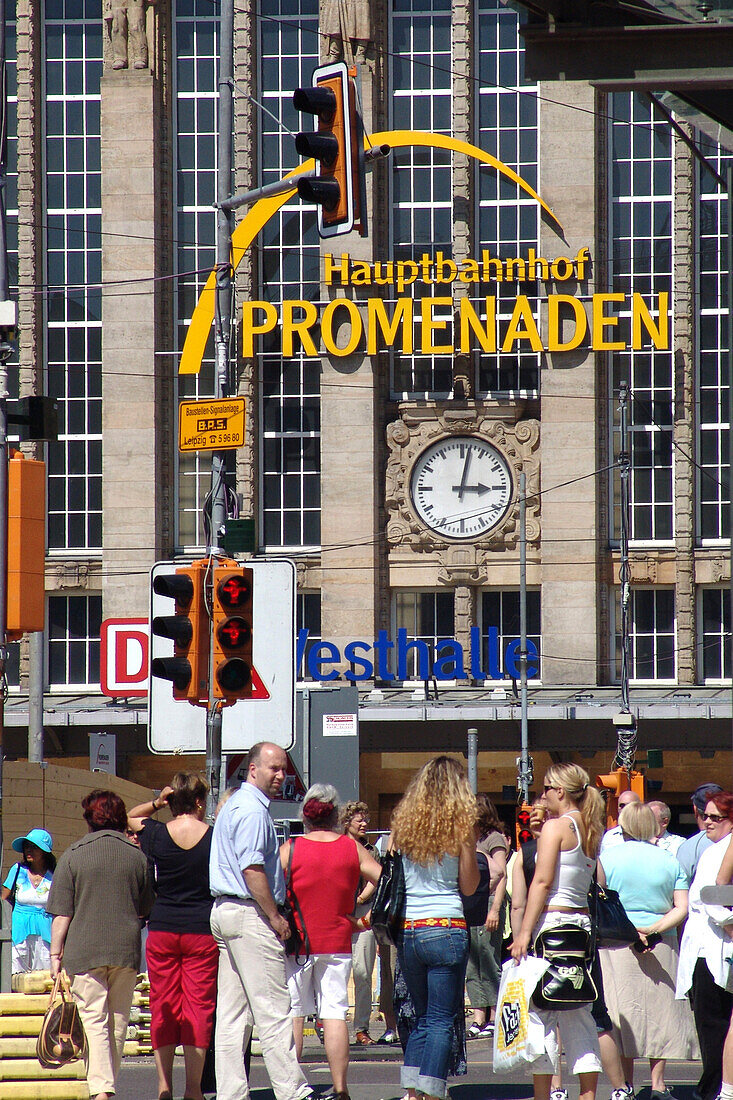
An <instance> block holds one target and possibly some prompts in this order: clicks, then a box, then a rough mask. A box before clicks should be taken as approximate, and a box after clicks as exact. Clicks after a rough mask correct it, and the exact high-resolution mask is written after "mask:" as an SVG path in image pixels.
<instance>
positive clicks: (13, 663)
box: [5, 642, 20, 691]
mask: <svg viewBox="0 0 733 1100" xmlns="http://www.w3.org/2000/svg"><path fill="white" fill-rule="evenodd" d="M5 679H6V680H7V684H8V687H9V688H10V690H11V691H12V690H13V689H14V688H15V689H18V688H19V687H20V642H10V644H9V645H8V659H7V661H6V662H5Z"/></svg>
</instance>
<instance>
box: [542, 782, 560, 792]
mask: <svg viewBox="0 0 733 1100" xmlns="http://www.w3.org/2000/svg"><path fill="white" fill-rule="evenodd" d="M543 787H544V791H545V794H547V792H548V791H559V790H560V788H559V787H553V786H552V784H549V783H544V784H543Z"/></svg>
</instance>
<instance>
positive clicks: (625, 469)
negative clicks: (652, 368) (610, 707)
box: [618, 379, 631, 713]
mask: <svg viewBox="0 0 733 1100" xmlns="http://www.w3.org/2000/svg"><path fill="white" fill-rule="evenodd" d="M618 397H619V413H620V429H621V443H620V450H619V456H618V465H619V473H620V477H621V501H620V505H621V531H620V536H621V538H620V550H621V560H620V563H619V582H620V587H621V707H622V710H623V711H624V713H628V712H629V710H630V707H629V640H630V639H629V611H630V606H631V584H630V580H631V574H630V569H629V528H628V522H629V501H630V493H629V489H630V486H629V480H630V477H631V457H630V455H629V422H628V415H629V392H628V385H627V383H626V381H625V380H624V379H622V380H621V382H620V383H619V393H618Z"/></svg>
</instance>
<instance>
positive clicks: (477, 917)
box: [461, 852, 491, 928]
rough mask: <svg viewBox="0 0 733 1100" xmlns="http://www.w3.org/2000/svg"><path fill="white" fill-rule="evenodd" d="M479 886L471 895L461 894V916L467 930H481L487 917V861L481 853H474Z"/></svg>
mask: <svg viewBox="0 0 733 1100" xmlns="http://www.w3.org/2000/svg"><path fill="white" fill-rule="evenodd" d="M476 862H477V863H478V871H479V884H478V886H477V887H476V889H475V890H474V892H473V893H472V894H463V893H462V894H461V901H462V902H463V915H464V917H465V918H466V924H467V925H468V927H469V928H481V927H483V925H484V924H486V918H487V917H488V915H489V883H490V879H491V874H490V871H489V861H488V859H487V858H486V856H485V855H484V853H483V852H476Z"/></svg>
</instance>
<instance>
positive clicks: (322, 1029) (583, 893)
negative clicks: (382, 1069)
mask: <svg viewBox="0 0 733 1100" xmlns="http://www.w3.org/2000/svg"><path fill="white" fill-rule="evenodd" d="M286 769H287V756H286V754H285V752H284V751H283V750H282V749H281V748H279V747H278V746H277V745H274V744H270V743H267V742H263V743H260V744H258V745H255V746H254V747H253V748H252V749H251V750H250V753H249V756H248V761H247V775H246V779H245V782H243V783H242V785H241V787H240V788H239V789H237V790H235V791H227V792H226V795H225V797H223V798H222V800H221V802H220V804H219V807H218V808H217V812H216V817H215V821H214V824H213V826H211V825H210V824H208V823H207V821H206V801H207V795H208V787H207V785H206V783H205V781H204V780H203V778H202V777H201V776H199V775H197V774H193V773H186V772H179V773H177V774H176V775H175V776H174V777H173V779H172V781H171V783H170V785H169V786H167V787H165V788H164V789H163V790H162V791H161V793H160V794H159V795H158V796H157V797H154V798H152V799H151V800H149V801H148V802H145V803H142V804H140V805H138V806H135V807H133V808H132V809H130V810H129V811H128V810H127V809H126V808H125V805H124V803H123V802H122V800H121V799H120V798H119V796H118V795H116V794H115V793H114V792H112V791H105V790H95V791H92V792H91V793H90V794H89V795H87V796H86V797H85V798H84V799H83V801H82V812H83V817H84V820H85V821H86V824H87V829H88V832H87V834H86V835H85V836H84V837H82V838H81V839H80V840H78V841H76V842H75V843H74V844H72V845H71V846H70V847H69V848H68V849H67V850H66V851H65V852H63V854H62V855H61V856H60V857H59V859H58V862H57V860H56V857H55V856H54V853H53V840H52V837H51V835H50V834H49V833H48V832H47V831H46V830H45V829H40V828H34V829H31V830H29V832H28V833H27V835H26V836H23V837H18V838H17V839H16V840H14V841H13V849H14V850H15V851H16V852H18V854H19V856H20V857H21V858H20V860H19V861H18V863H16V864H15V865H13V867H11V869H10V871H9V872H8V874H7V876H6V878H5V881H4V883H3V886H2V898H3V899H4V900H7V901H9V902H10V903H11V905H12V907H13V917H12V931H11V938H12V960H13V972H14V973H17V972H21V971H31V970H43V969H49V970H50V972H51V974H52V975H53V976H55V975H56V974H58V972H59V970H60V969H61V968H64V969H65V970H66V971H67V973H68V974H69V976H70V978H71V981H72V991H73V995H74V997H75V999H76V1001H77V1003H78V1006H79V1011H80V1014H81V1017H82V1020H83V1023H84V1027H85V1031H86V1034H87V1040H88V1052H87V1056H86V1057H87V1077H88V1084H89V1091H90V1095H91V1096H92V1097H93V1098H96V1100H109V1098H110V1097H111V1096H112V1095H113V1094H114V1091H115V1081H116V1077H117V1074H118V1071H119V1067H120V1062H121V1058H122V1052H123V1046H124V1042H125V1036H126V1029H127V1023H128V1018H129V1014H130V1007H131V1004H132V998H133V990H134V988H135V985H136V981H137V976H138V972H139V970H140V966H141V942H142V939H143V938H144V939H145V962H146V966H147V970H148V975H149V980H150V1009H151V1042H152V1046H153V1050H154V1055H155V1063H156V1067H157V1072H158V1095H159V1100H171V1097H172V1087H173V1086H172V1072H173V1061H174V1054H175V1051H176V1048H177V1047H179V1046H182V1048H183V1052H184V1063H185V1074H186V1086H185V1100H203V1091H202V1089H203V1083H202V1082H203V1078H204V1075H205V1065H208V1063H209V1061H210V1060H213V1063H214V1065H215V1072H216V1095H217V1097H218V1100H243V1098H246V1097H247V1096H248V1095H249V1085H248V1076H249V1052H250V1045H251V1036H252V1031H253V1028H256V1029H257V1034H258V1037H259V1041H260V1044H261V1049H262V1055H263V1058H264V1062H265V1066H266V1069H267V1072H268V1074H269V1077H270V1081H271V1083H272V1087H273V1090H274V1093H275V1096H276V1100H305V1098H306V1097H309V1096H311V1094H312V1088H311V1086H310V1085H309V1083H308V1081H307V1079H306V1077H305V1074H304V1072H303V1069H302V1067H301V1063H300V1059H301V1055H302V1048H303V1036H304V1029H305V1022H306V1020H307V1018H308V1017H313V1018H314V1020H315V1021H316V1026H317V1028H318V1032H319V1035H320V1036H321V1038H322V1041H323V1044H324V1047H325V1054H326V1058H327V1060H328V1064H329V1068H330V1071H331V1077H332V1083H333V1096H334V1100H348V1097H349V1093H348V1079H347V1077H348V1067H349V1050H350V1037H349V1029H348V1023H347V1019H348V1013H349V1009H350V1004H349V1000H350V997H349V980H350V978H351V977H352V976H353V990H354V1014H353V1032H354V1035H353V1040H352V1041H353V1043H355V1044H357V1045H361V1046H369V1045H371V1044H373V1043H375V1042H381V1043H385V1044H391V1043H396V1042H400V1043H401V1044H402V1048H403V1052H404V1057H403V1066H402V1070H401V1083H402V1086H403V1088H404V1090H405V1100H423V1098H426V1100H431V1098H435V1100H443V1098H444V1097H446V1095H447V1082H448V1079H449V1077H450V1076H452V1075H460V1074H461V1073H465V1072H466V1042H467V1040H468V1041H470V1040H474V1039H478V1038H482V1037H483V1038H487V1037H490V1036H492V1034H493V1030H494V1028H495V1027H496V1026H498V1022H497V1021H495V1019H494V1016H495V1012H496V1005H497V1000H498V996H499V989H500V980H501V975H502V966H504V967H505V969H506V967H507V966H511V965H513V964H512V963H510V961H509V960H514V963H516V964H519V963H520V962H521V961H522V960H523V959H524V958H525V957H526V956H527V955H528V954H532V953H533V952H536V951H537V950H538V949H539V948H538V943H541V942H542V940H543V939H544V938H545V936H544V934H549V935H550V936H552V935H553V934H555V935H556V936H557V934H559V933H562V934H563V935H565V934H566V933H567V932H568V930H569V931H570V933H571V937H580V942H582V943H586V944H587V945H588V947H587V949H584V950H587V958H586V960H585V963H586V965H587V968H588V970H589V975H590V979H591V981H590V984H589V986H588V988H589V989H593V993H592V994H589V996H592V995H595V999H594V1000H593V1001H587V1002H585V1001H583V1002H582V1003H576V1004H572V1005H565V1006H563V1007H562V1010H560V1009H559V1008H558V1007H557V1006H556V1005H553V1002H552V1000H551V999H550V1000H549V1001H548V1000H543V1001H541V1002H539V1001H537V998H536V995H535V997H534V998H533V1001H532V1004H531V1005H530V1007H529V1018H530V1021H531V1022H533V1023H534V1025H535V1028H536V1029H537V1028H539V1034H541V1036H542V1044H541V1045H542V1053H541V1054H540V1055H539V1056H537V1057H536V1058H535V1059H534V1061H532V1062H531V1063H529V1064H528V1072H530V1073H531V1074H532V1076H533V1083H534V1095H535V1097H536V1100H567V1089H566V1088H564V1087H563V1083H562V1078H561V1075H560V1056H561V1054H564V1057H565V1064H566V1067H567V1071H568V1072H569V1073H571V1074H574V1075H577V1077H578V1081H579V1091H580V1100H595V1095H596V1089H597V1083H598V1075H599V1073H600V1072H601V1071H603V1072H604V1073H605V1075H606V1077H607V1079H608V1080H609V1082H610V1085H611V1100H633V1098H634V1095H635V1093H634V1067H635V1062H636V1061H637V1060H638V1059H643V1060H648V1063H649V1072H650V1077H651V1100H673V1096H672V1093H671V1091H670V1089H669V1088H668V1085H667V1083H666V1079H665V1068H666V1064H667V1061H668V1060H669V1059H682V1060H690V1059H700V1060H701V1062H702V1072H701V1076H700V1080H699V1083H698V1086H697V1093H698V1096H699V1098H700V1100H733V1025H732V1024H731V1017H732V1014H733V908H727V907H725V906H721V905H717V904H710V903H709V901H703V894H704V892H705V888H706V887H715V886H722V885H728V884H730V883H731V882H732V881H733V794H731V793H728V792H725V791H723V790H722V788H721V787H720V786H719V785H717V784H715V783H709V784H705V785H703V786H701V787H698V788H697V790H695V791H694V793H693V794H692V799H691V801H692V809H693V812H694V815H695V820H696V824H697V832H696V833H695V834H694V835H693V836H691V837H689V838H687V839H685V838H683V837H681V836H678V835H676V834H674V833H671V832H670V831H669V825H670V821H671V813H670V810H669V808H668V807H667V806H666V805H665V804H664V803H662V802H660V801H651V802H648V803H644V802H642V801H641V799H640V798H639V796H638V795H637V794H636V793H634V792H633V791H626V792H624V793H623V794H622V795H621V796H620V798H619V810H620V812H619V817H618V824H617V825H614V826H613V827H612V828H609V829H606V828H605V824H606V806H605V802H604V800H603V798H602V796H601V794H600V792H599V791H598V790H597V789H596V787H595V786H594V785H592V784H591V782H590V779H589V777H588V775H587V773H586V772H585V771H584V770H583V769H582V768H581V767H579V766H578V765H576V764H570V763H568V764H556V765H553V766H552V767H551V768H550V769H549V770H548V772H547V773H546V775H545V777H544V783H543V792H542V794H541V796H540V797H539V798H537V799H536V800H535V802H534V804H533V806H532V808H531V812H530V828H531V832H532V839H525V841H524V842H523V843H522V844H521V845H518V846H517V848H516V851H515V850H514V846H513V844H512V838H511V837H510V836H508V835H507V832H506V830H505V828H504V825H503V823H502V822H501V820H500V819H499V817H498V816H497V813H496V810H495V808H494V806H493V805H492V803H491V801H490V799H489V798H488V797H486V796H485V795H479V796H478V797H477V796H476V795H474V794H473V792H472V790H471V788H470V785H469V783H468V778H467V775H466V772H465V769H464V767H463V765H462V764H460V763H459V762H457V761H456V760H455V759H454V758H453V757H448V756H438V757H435V758H434V759H432V760H430V761H428V763H426V764H425V765H424V766H423V767H422V768H421V769H420V770H419V771H418V772H417V773H416V775H415V776H414V777H413V779H412V781H411V782H410V784H409V786H408V788H407V790H406V791H405V794H404V796H403V797H402V799H401V800H400V802H399V804H398V805H397V807H396V809H395V811H394V814H393V817H392V823H391V830H390V832H389V835H386V834H385V835H383V836H382V837H381V838H380V841H379V842H378V843H377V845H376V846H374V845H372V844H371V843H370V842H369V840H368V832H369V824H370V821H369V809H368V807H367V805H366V804H365V803H363V802H359V801H354V802H349V803H347V804H346V805H344V806H341V805H340V802H339V796H338V793H337V791H336V790H335V789H334V788H333V787H332V786H330V785H328V784H323V783H316V784H314V785H313V786H311V787H310V789H309V790H308V791H307V792H306V794H305V796H304V799H303V802H302V805H301V812H302V820H303V834H302V836H301V835H299V836H291V837H290V838H289V839H288V840H287V841H286V842H285V843H284V844H280V843H279V841H278V837H277V833H276V830H275V825H274V822H273V819H272V816H271V813H270V801H271V800H272V798H274V797H275V796H276V795H277V794H278V792H279V791H280V789H281V787H282V784H283V782H284V780H285V775H286ZM163 807H167V808H168V810H169V811H170V820H168V821H167V822H165V823H163V822H161V821H159V820H157V818H156V815H157V814H158V812H159V811H160V810H161V809H163ZM387 852H394V853H399V855H400V857H401V866H402V868H403V873H404V912H403V913H402V914H401V915H400V922H399V933H398V935H397V937H396V940H397V942H396V947H389V946H380V947H379V948H377V944H376V941H375V937H374V934H373V931H372V929H371V922H370V911H371V906H372V896H373V893H374V890H375V887H376V885H377V883H378V882H379V879H380V875H381V873H382V863H383V861H384V856H385V853H387ZM599 888H600V889H605V890H608V891H609V892H613V891H615V893H616V895H618V900H619V901H620V903H621V904H622V905H623V908H624V910H625V912H626V915H627V916H628V918H629V921H630V922H631V925H632V926H633V928H632V929H631V935H632V936H633V935H634V930H635V934H636V940H635V942H631V943H630V942H627V941H625V942H608V941H606V940H602V941H601V942H600V945H596V932H597V928H596V923H597V922H596V911H595V904H596V903H595V902H594V899H595V898H596V896H597V892H598V889H599ZM474 894H475V895H476V897H477V898H478V897H479V896H480V895H483V899H484V900H483V909H482V910H481V917H480V918H479V922H478V923H474V919H473V914H474V913H475V912H476V909H475V907H471V914H472V915H471V919H470V920H468V919H467V916H468V914H469V902H470V899H471V897H472V896H473V895H474ZM102 914H114V920H112V921H109V920H102V919H101V916H102ZM538 937H540V939H539V941H538ZM377 959H378V960H379V986H380V1002H379V1008H380V1012H381V1015H382V1018H383V1021H384V1032H383V1034H382V1036H381V1037H380V1038H378V1039H375V1038H373V1037H372V1035H371V1034H370V1026H371V1017H372V990H373V979H374V969H375V966H376V964H377ZM466 997H467V998H468V1001H469V1003H470V1013H471V1021H470V1024H469V1026H468V1028H466V1010H465V1003H466ZM536 1001H537V1004H539V1005H540V1007H537V1006H536V1003H535V1002H536ZM535 1033H537V1032H535ZM375 1034H376V1033H375Z"/></svg>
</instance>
